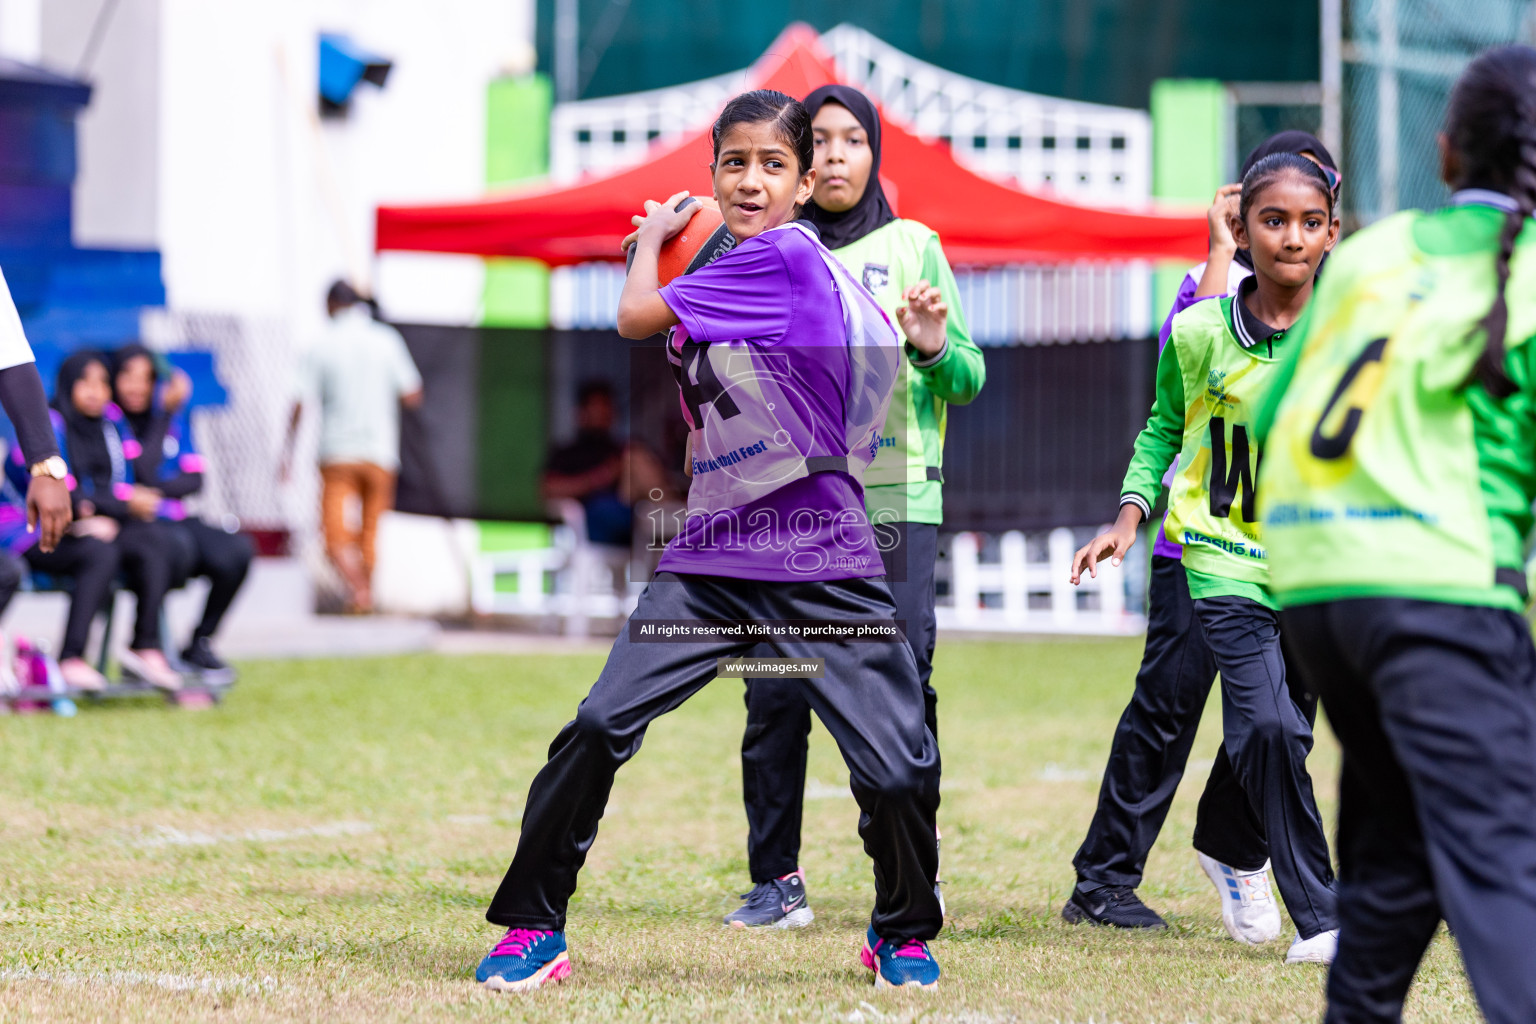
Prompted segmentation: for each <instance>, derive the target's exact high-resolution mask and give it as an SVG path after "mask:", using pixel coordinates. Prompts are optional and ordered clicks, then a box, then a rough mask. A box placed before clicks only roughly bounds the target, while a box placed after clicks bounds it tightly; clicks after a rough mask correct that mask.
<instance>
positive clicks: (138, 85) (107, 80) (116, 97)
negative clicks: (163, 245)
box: [0, 0, 161, 249]
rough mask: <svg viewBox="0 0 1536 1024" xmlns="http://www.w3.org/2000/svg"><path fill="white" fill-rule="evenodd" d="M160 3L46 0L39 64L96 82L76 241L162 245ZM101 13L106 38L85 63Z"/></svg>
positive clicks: (77, 199)
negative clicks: (85, 64)
mask: <svg viewBox="0 0 1536 1024" xmlns="http://www.w3.org/2000/svg"><path fill="white" fill-rule="evenodd" d="M13 2H14V0H0V3H3V4H7V5H9V4H11V3H13ZM160 6H161V0H119V2H118V3H117V5H116V6H115V7H111V6H109V5H108V4H107V3H106V2H105V0H48V2H47V4H46V5H44V6H43V7H42V8H41V14H42V17H41V24H40V41H41V49H40V55H39V56H40V58H41V63H42V64H43V65H44V66H45V67H48V68H49V69H51V70H53V71H57V72H59V73H61V74H67V75H71V76H79V77H82V78H84V79H85V80H86V81H87V82H90V83H91V85H92V86H93V88H92V91H91V102H90V105H89V106H87V107H86V108H85V110H84V111H82V112H81V114H80V118H79V120H78V121H77V122H76V125H77V130H78V135H77V141H78V145H79V150H78V152H79V158H80V167H79V172H78V174H77V175H76V178H75V194H74V215H75V224H74V229H75V230H74V237H75V244H76V245H79V246H84V247H100V248H108V249H118V248H121V249H153V248H155V246H156V245H157V244H158V242H159V216H158V215H159V156H160V152H159V150H160ZM3 10H4V8H3V7H0V11H3ZM102 18H105V20H104V21H102V22H101V24H102V26H103V28H102V32H101V35H100V41H99V43H98V45H97V48H96V51H95V53H94V54H93V55H92V58H91V61H90V64H89V66H83V65H82V61H83V60H84V58H85V57H86V50H87V48H88V46H89V45H90V38H91V33H92V31H93V30H94V29H95V27H96V25H97V23H98V19H102Z"/></svg>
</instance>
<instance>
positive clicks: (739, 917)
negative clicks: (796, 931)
mask: <svg viewBox="0 0 1536 1024" xmlns="http://www.w3.org/2000/svg"><path fill="white" fill-rule="evenodd" d="M741 898H742V901H743V906H741V907H740V908H739V909H737V910H733V911H732V912H731V913H729V914H727V915H725V923H726V924H728V925H730V926H731V927H732V928H804V927H805V926H806V925H808V924H810V923H811V922H812V921H814V920H816V915H815V914H814V913H812V912H811V905H810V903H808V902H807V901H806V897H805V872H803V871H792V872H790V873H789V874H787V875H785V876H784V877H783V878H775V879H774V880H773V881H771V882H763V883H762V884H761V885H757V886H754V887H753V889H752V891H751V892H748V893H742V896H741Z"/></svg>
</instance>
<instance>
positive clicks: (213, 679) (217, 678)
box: [181, 636, 235, 686]
mask: <svg viewBox="0 0 1536 1024" xmlns="http://www.w3.org/2000/svg"><path fill="white" fill-rule="evenodd" d="M181 661H182V664H184V665H186V666H187V668H189V669H191V670H192V671H193V672H195V673H196V674H197V677H198V680H199V681H200V682H202V683H204V684H206V685H208V686H227V685H229V684H230V683H233V682H234V681H235V670H234V669H232V668H230V667H229V666H228V665H227V664H225V663H224V661H223V659H221V658H220V657H219V656H218V655H217V654H214V653H213V644H212V643H210V642H209V640H208V638H207V637H205V636H200V637H198V638H197V639H196V640H193V641H192V643H191V644H189V645H188V646H187V649H186V650H184V651H182V652H181Z"/></svg>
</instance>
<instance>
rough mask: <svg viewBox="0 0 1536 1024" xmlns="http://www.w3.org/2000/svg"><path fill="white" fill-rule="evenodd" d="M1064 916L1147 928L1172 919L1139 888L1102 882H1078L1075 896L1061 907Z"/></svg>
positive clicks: (1161, 925)
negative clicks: (1138, 892)
mask: <svg viewBox="0 0 1536 1024" xmlns="http://www.w3.org/2000/svg"><path fill="white" fill-rule="evenodd" d="M1061 916H1062V917H1063V918H1065V919H1066V920H1067V921H1068V922H1070V923H1072V924H1082V923H1083V922H1085V921H1086V922H1087V923H1089V924H1099V925H1108V926H1109V927H1111V928H1139V929H1144V930H1148V929H1150V930H1156V929H1159V928H1167V927H1168V922H1167V921H1164V920H1163V919H1162V918H1161V917H1160V916H1159V915H1158V913H1157V911H1155V910H1153V909H1152V908H1151V907H1149V906H1147V905H1146V904H1145V903H1143V902H1141V900H1140V898H1138V897H1137V895H1136V890H1135V889H1133V888H1131V887H1130V886H1128V885H1100V886H1096V887H1094V888H1092V889H1086V890H1085V889H1083V888H1082V887H1081V886H1074V887H1073V889H1072V897H1071V898H1070V899H1069V900H1067V905H1066V906H1064V907H1062V908H1061Z"/></svg>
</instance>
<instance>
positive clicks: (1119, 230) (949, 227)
mask: <svg viewBox="0 0 1536 1024" xmlns="http://www.w3.org/2000/svg"><path fill="white" fill-rule="evenodd" d="M750 80H751V82H752V83H753V84H752V87H753V88H766V89H778V90H779V91H781V92H786V93H788V94H789V95H791V96H804V95H805V94H807V93H808V92H810V91H811V90H812V89H815V88H816V87H818V86H821V85H825V84H827V83H828V82H834V81H837V80H838V77H837V73H836V69H835V66H834V65H833V63H832V60H831V58H830V57H828V56H827V54H826V53H825V52H824V51H823V50H822V48H821V44H820V41H819V39H818V38H817V35H816V32H815V30H813V29H811V28H810V27H808V26H805V25H793V26H791V27H790V28H788V29H787V30H785V32H784V34H783V35H781V36H780V37H779V39H778V40H776V41H775V43H774V44H773V46H772V47H770V49H769V51H768V54H767V55H765V56H764V57H763V58H761V59H760V60H759V61H758V62H757V64H756V65H754V66H753V68H752V71H751V74H750ZM883 145H884V153H883V160H882V168H881V169H882V172H883V177H885V178H887V179H888V180H889V181H890V182H891V183H892V184H893V185H894V187H895V193H896V196H895V199H896V203H897V205H898V209H899V212H900V214H901V215H902V216H903V217H910V218H913V219H915V220H919V221H922V222H923V223H924V224H927V225H928V226H929V227H931V228H933V229H934V230H935V231H937V232H938V234H939V237H940V239H942V240H943V243H944V249H945V252H946V253H947V254H948V256H949V258H950V261H951V262H953V263H963V264H971V265H977V264H982V265H994V264H1002V263H1019V262H1031V261H1033V262H1065V261H1072V260H1082V259H1169V258H1171V259H1183V260H1189V261H1194V260H1198V259H1199V258H1200V256H1201V255H1202V254H1203V253H1204V252H1205V249H1206V242H1207V239H1206V222H1205V217H1204V216H1203V215H1195V216H1191V215H1188V214H1159V213H1135V212H1130V211H1122V210H1109V209H1099V208H1094V207H1087V206H1078V205H1075V204H1072V203H1065V202H1061V201H1060V200H1056V199H1049V198H1046V197H1044V196H1039V195H1034V194H1031V193H1028V192H1024V191H1021V190H1019V189H1015V188H1010V187H1009V186H1007V185H1003V184H1001V183H999V182H996V181H992V180H991V179H988V178H984V177H981V176H980V175H977V174H975V173H973V172H971V171H969V170H967V169H965V168H964V167H962V166H960V165H959V164H958V163H956V162H955V160H954V157H953V156H952V155H951V154H950V152H949V149H948V147H946V146H945V145H943V144H942V143H938V142H930V141H925V140H923V139H920V138H918V137H917V136H915V135H913V134H912V133H911V132H908V131H906V130H905V129H903V128H901V127H900V126H898V125H895V124H891V123H889V122H887V123H886V124H885V126H884V141H883ZM710 159H711V152H710V143H709V132H708V130H707V129H705V130H703V131H700V132H698V133H696V134H694V135H692V136H689V137H688V138H687V139H684V140H683V141H681V142H677V143H673V144H670V145H662V144H658V145H657V146H656V147H655V148H654V149H653V150H652V152H651V154H650V155H649V156H648V158H647V159H646V160H645V162H644V163H641V164H638V165H636V166H634V167H629V168H625V169H624V170H621V171H618V172H616V173H613V174H609V175H605V176H602V177H597V178H589V179H586V180H583V181H581V182H578V183H577V184H575V185H571V186H568V187H560V188H551V187H539V188H535V189H531V190H524V191H519V192H515V193H512V194H510V195H506V196H502V197H496V198H487V199H482V200H477V201H474V202H468V203H454V204H447V205H434V206H381V207H379V209H378V215H377V230H376V233H375V236H374V237H375V246H376V248H377V249H378V250H379V251H385V250H409V251H418V252H452V253H469V254H473V255H479V256H522V257H528V258H532V259H536V260H541V261H543V262H544V263H547V264H549V265H550V266H563V265H567V264H573V263H585V262H589V261H592V260H620V259H622V254H621V253H620V252H619V242H620V240H621V239H622V238H623V237H624V235H626V234H628V233H629V231H630V223H629V218H630V217H631V216H632V215H634V214H635V213H637V212H639V211H640V210H641V209H642V208H643V205H644V202H645V200H647V199H664V198H666V197H667V196H669V195H671V194H673V193H674V192H678V191H681V190H682V189H685V188H686V189H689V190H690V191H692V192H693V193H695V194H701V195H708V194H709V193H710V176H709V164H710Z"/></svg>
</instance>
